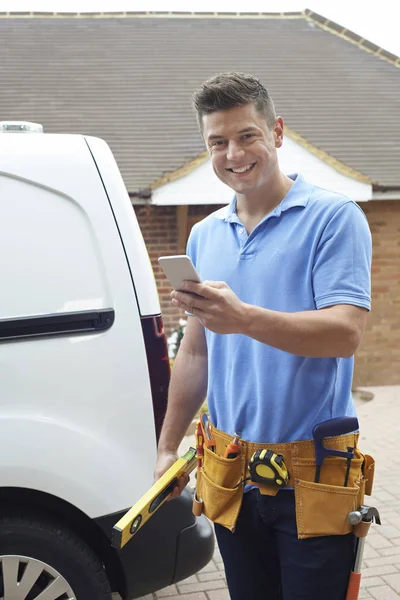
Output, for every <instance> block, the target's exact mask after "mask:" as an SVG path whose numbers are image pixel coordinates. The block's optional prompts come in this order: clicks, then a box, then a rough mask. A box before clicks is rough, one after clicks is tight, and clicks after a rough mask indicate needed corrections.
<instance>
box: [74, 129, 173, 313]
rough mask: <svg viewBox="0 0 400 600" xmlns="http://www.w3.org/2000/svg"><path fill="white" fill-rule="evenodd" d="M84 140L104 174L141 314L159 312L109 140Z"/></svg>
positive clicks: (145, 255)
mask: <svg viewBox="0 0 400 600" xmlns="http://www.w3.org/2000/svg"><path fill="white" fill-rule="evenodd" d="M85 139H86V142H87V144H88V146H89V148H90V151H91V153H92V155H93V158H94V160H95V162H96V165H97V167H98V169H99V172H100V173H101V179H102V181H103V184H104V187H105V190H106V192H107V195H108V197H109V199H110V203H111V206H112V210H113V213H114V215H115V218H116V220H117V222H118V229H119V231H120V233H121V237H122V240H123V244H124V248H125V252H126V258H127V260H128V263H129V268H130V270H131V273H132V279H133V281H134V282H135V290H136V295H137V299H138V303H139V310H140V314H141V315H142V316H147V315H156V314H160V312H161V310H160V302H159V298H158V294H157V287H156V283H155V278H154V275H153V270H152V267H151V262H150V259H149V255H148V253H147V249H146V246H145V243H144V240H143V237H142V234H141V232H140V229H139V224H138V222H137V219H136V216H135V213H134V210H133V207H132V204H131V201H130V199H129V196H128V192H127V191H126V188H125V184H124V182H123V179H122V176H121V174H120V171H119V169H118V166H117V164H116V162H115V160H114V158H113V155H112V153H111V150H110V148H109V147H108V145H107V144H106V142H104V141H103V140H101V139H99V138H94V137H86V138H85ZM116 200H118V201H116Z"/></svg>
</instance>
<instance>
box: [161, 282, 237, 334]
mask: <svg viewBox="0 0 400 600" xmlns="http://www.w3.org/2000/svg"><path fill="white" fill-rule="evenodd" d="M182 289H183V290H184V291H180V292H177V291H175V290H174V291H173V292H172V293H171V298H172V304H173V305H174V306H178V307H179V308H183V310H186V311H187V312H189V313H191V314H193V315H194V316H195V317H197V318H198V320H199V321H200V323H201V324H202V325H203V326H204V327H206V328H207V329H209V330H210V331H213V332H214V333H243V331H244V329H245V327H244V323H245V318H246V304H245V303H244V302H242V301H241V300H239V298H238V297H237V296H236V294H235V293H234V292H233V291H232V290H231V288H230V287H229V285H227V284H226V283H224V282H223V281H205V282H204V283H194V282H193V281H185V282H184V284H183V285H182ZM186 292H188V293H186ZM193 294H197V295H196V296H194V295H193ZM199 296H202V297H199Z"/></svg>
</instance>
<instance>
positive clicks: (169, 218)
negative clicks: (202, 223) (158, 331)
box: [135, 206, 218, 335]
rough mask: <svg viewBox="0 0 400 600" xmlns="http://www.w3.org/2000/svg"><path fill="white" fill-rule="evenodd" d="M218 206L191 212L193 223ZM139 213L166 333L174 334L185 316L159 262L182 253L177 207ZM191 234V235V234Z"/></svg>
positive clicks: (143, 208) (146, 208)
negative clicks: (163, 258) (176, 302)
mask: <svg viewBox="0 0 400 600" xmlns="http://www.w3.org/2000/svg"><path fill="white" fill-rule="evenodd" d="M217 208H218V207H217V206H210V207H208V206H202V207H198V206H193V207H190V209H189V219H188V220H189V222H191V223H193V221H196V220H197V221H199V220H200V219H202V218H204V217H205V216H207V215H208V214H210V213H211V212H213V211H214V210H216V209H217ZM135 213H136V216H137V219H138V221H139V225H140V228H141V230H142V233H143V237H144V240H145V242H146V246H147V250H148V252H149V256H150V260H151V264H152V266H153V271H154V275H155V278H156V283H157V289H158V294H159V297H160V304H161V310H162V315H163V321H164V327H165V331H166V333H167V335H168V334H170V333H171V332H172V331H174V330H175V329H176V328H177V326H178V322H179V319H180V318H181V317H184V316H185V313H184V312H183V311H182V310H180V309H178V308H175V307H173V306H172V304H171V298H170V293H171V286H170V285H169V283H168V281H167V279H166V277H165V275H164V273H163V272H162V270H161V269H160V266H159V264H158V262H157V259H158V257H159V256H164V255H169V254H182V251H181V250H180V249H179V246H178V227H177V218H176V207H175V206H135ZM188 233H189V232H188Z"/></svg>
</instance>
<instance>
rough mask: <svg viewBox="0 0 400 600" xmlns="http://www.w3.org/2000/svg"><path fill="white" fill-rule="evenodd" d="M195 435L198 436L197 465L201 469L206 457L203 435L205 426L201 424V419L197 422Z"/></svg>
mask: <svg viewBox="0 0 400 600" xmlns="http://www.w3.org/2000/svg"><path fill="white" fill-rule="evenodd" d="M195 436H196V458H197V466H198V468H199V469H200V468H201V466H202V464H203V458H204V437H203V428H202V426H201V423H200V421H198V422H197V425H196V432H195Z"/></svg>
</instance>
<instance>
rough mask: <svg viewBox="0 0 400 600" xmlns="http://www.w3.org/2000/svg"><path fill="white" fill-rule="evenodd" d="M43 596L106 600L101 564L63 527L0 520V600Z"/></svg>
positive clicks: (17, 518) (17, 519) (61, 599)
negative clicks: (44, 594)
mask: <svg viewBox="0 0 400 600" xmlns="http://www.w3.org/2000/svg"><path fill="white" fill-rule="evenodd" d="M50 586H53V587H50ZM44 590H46V591H47V594H48V595H47V594H46V598H49V600H111V590H110V584H109V581H108V579H107V575H106V572H105V570H104V567H103V565H102V563H101V562H100V560H99V559H98V557H97V556H96V554H95V553H94V552H93V550H92V549H91V548H90V547H89V546H88V545H87V544H86V542H84V541H83V540H81V539H80V538H79V537H78V536H77V535H76V534H75V533H74V532H72V531H71V530H69V529H68V528H67V527H66V526H65V525H64V524H62V523H57V521H53V520H51V519H47V518H46V517H43V516H37V517H29V516H22V517H20V516H14V515H12V516H11V515H8V516H0V598H4V600H14V598H26V599H28V600H36V598H37V597H38V596H39V595H40V594H41V593H42V592H43V591H44ZM50 590H51V591H50ZM23 592H24V593H23ZM24 594H25V595H24Z"/></svg>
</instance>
